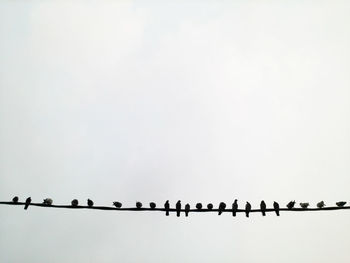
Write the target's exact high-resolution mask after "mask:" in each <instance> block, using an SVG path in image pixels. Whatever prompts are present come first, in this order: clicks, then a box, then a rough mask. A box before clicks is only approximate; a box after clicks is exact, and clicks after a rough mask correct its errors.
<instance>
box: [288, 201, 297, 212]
mask: <svg viewBox="0 0 350 263" xmlns="http://www.w3.org/2000/svg"><path fill="white" fill-rule="evenodd" d="M294 205H295V200H294V201H290V202H289V203H288V204H287V208H288V209H289V210H290V209H292V208H293V207H294Z"/></svg>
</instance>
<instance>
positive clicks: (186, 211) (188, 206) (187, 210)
mask: <svg viewBox="0 0 350 263" xmlns="http://www.w3.org/2000/svg"><path fill="white" fill-rule="evenodd" d="M189 212H190V204H186V205H185V216H188V213H189Z"/></svg>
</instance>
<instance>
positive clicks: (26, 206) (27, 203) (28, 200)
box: [24, 197, 32, 210]
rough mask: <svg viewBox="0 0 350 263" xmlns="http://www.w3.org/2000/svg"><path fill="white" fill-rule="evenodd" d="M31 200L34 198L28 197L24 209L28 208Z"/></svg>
mask: <svg viewBox="0 0 350 263" xmlns="http://www.w3.org/2000/svg"><path fill="white" fill-rule="evenodd" d="M31 202H32V198H30V197H28V198H27V199H26V203H25V205H24V209H25V210H27V209H28V207H29V204H30V203H31Z"/></svg>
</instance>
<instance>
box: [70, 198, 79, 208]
mask: <svg viewBox="0 0 350 263" xmlns="http://www.w3.org/2000/svg"><path fill="white" fill-rule="evenodd" d="M71 204H72V206H74V207H77V206H78V204H79V202H78V199H73V200H72V202H71Z"/></svg>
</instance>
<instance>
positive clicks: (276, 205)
mask: <svg viewBox="0 0 350 263" xmlns="http://www.w3.org/2000/svg"><path fill="white" fill-rule="evenodd" d="M273 208H274V209H275V212H276V215H277V216H280V205H279V204H278V203H277V202H276V201H274V202H273Z"/></svg>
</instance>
